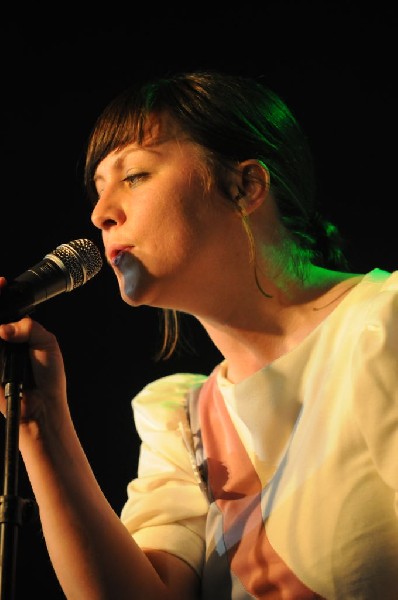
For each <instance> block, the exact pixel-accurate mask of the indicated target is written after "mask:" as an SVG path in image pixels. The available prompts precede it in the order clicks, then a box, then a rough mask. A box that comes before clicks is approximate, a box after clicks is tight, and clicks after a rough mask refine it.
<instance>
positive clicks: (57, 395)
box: [0, 277, 66, 424]
mask: <svg viewBox="0 0 398 600" xmlns="http://www.w3.org/2000/svg"><path fill="white" fill-rule="evenodd" d="M5 285H6V280H5V279H4V277H0V294H1V288H2V287H4V286H5ZM0 339H1V340H3V341H4V342H7V343H10V344H14V343H15V344H22V343H24V344H26V345H27V349H28V358H29V360H30V366H31V373H32V378H33V381H32V385H29V386H26V387H25V386H24V388H23V397H22V400H21V423H23V424H26V423H30V422H33V421H35V422H37V423H39V424H41V423H43V417H44V416H46V419H47V418H48V417H51V415H54V416H55V415H56V414H57V412H59V409H61V411H62V410H63V408H65V406H66V381H65V371H64V364H63V358H62V354H61V351H60V348H59V345H58V342H57V340H56V337H55V336H54V334H52V333H50V332H49V331H47V330H46V329H45V328H44V327H43V326H42V325H40V324H39V323H37V322H36V321H34V320H32V319H31V318H30V317H24V318H23V319H21V320H20V321H17V322H14V323H7V324H3V325H0ZM0 411H1V412H2V413H3V414H5V411H6V401H5V397H4V387H3V386H0Z"/></svg>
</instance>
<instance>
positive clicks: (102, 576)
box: [0, 318, 198, 600]
mask: <svg viewBox="0 0 398 600" xmlns="http://www.w3.org/2000/svg"><path fill="white" fill-rule="evenodd" d="M0 336H1V337H2V338H3V339H4V340H6V341H8V342H28V343H29V346H30V349H31V362H32V369H33V376H34V380H35V383H36V386H35V388H34V389H33V390H27V391H25V393H24V397H23V398H22V401H21V426H20V450H21V455H22V458H23V460H24V463H25V466H26V469H27V472H28V474H29V478H30V481H31V485H32V489H33V492H34V494H35V498H36V501H37V503H38V506H39V511H40V518H41V523H42V527H43V533H44V536H45V540H46V544H47V548H48V552H49V556H50V559H51V561H52V564H53V567H54V569H55V572H56V575H57V577H58V579H59V581H60V584H61V586H62V588H63V590H64V593H65V595H66V597H67V598H69V599H73V598H82V597H84V598H87V599H93V600H96V599H101V600H102V599H105V600H107V599H109V600H113V598H118V600H123V598H131V597H132V596H133V595H134V598H145V599H146V600H149V599H150V598H157V599H159V598H177V597H178V598H189V599H191V598H195V597H197V596H198V591H197V590H198V581H197V576H196V575H195V574H194V571H193V570H192V569H191V567H189V566H188V565H187V564H186V563H184V561H182V560H180V559H178V558H176V557H174V556H172V555H171V554H167V553H165V552H158V551H156V552H155V551H150V550H148V552H147V554H146V553H144V552H143V551H142V550H141V549H140V548H139V546H138V545H137V544H136V543H135V542H134V540H133V539H132V537H131V536H130V534H129V533H128V531H127V529H126V528H125V527H124V525H123V524H122V523H121V521H120V519H119V517H118V516H117V515H116V513H115V512H114V511H113V509H112V507H111V506H110V505H109V503H108V502H107V500H106V498H105V497H104V495H103V493H102V491H101V489H100V487H99V485H98V483H97V481H96V479H95V477H94V474H93V472H92V470H91V468H90V465H89V463H88V461H87V458H86V456H85V454H84V452H83V449H82V447H81V445H80V442H79V440H78V437H77V434H76V431H75V429H74V426H73V423H72V420H71V416H70V412H69V409H68V405H67V398H66V381H65V373H64V368H63V360H62V356H61V353H60V350H59V346H58V344H57V341H56V339H55V337H54V336H53V335H52V334H51V333H49V332H47V331H46V330H45V329H44V328H43V327H41V326H40V325H39V324H38V323H36V322H34V321H32V320H31V319H30V318H25V319H22V320H21V321H19V322H18V323H14V324H9V325H2V326H0ZM0 408H1V410H2V411H3V412H4V411H5V403H4V394H3V390H1V394H0Z"/></svg>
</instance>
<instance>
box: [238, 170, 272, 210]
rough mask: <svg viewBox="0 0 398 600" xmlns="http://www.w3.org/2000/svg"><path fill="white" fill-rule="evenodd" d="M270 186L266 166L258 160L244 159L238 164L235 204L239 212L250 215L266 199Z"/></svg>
mask: <svg viewBox="0 0 398 600" xmlns="http://www.w3.org/2000/svg"><path fill="white" fill-rule="evenodd" d="M269 187H270V176H269V171H268V169H267V167H266V166H265V165H264V164H263V163H261V162H260V161H258V160H245V161H243V162H241V163H240V165H239V183H238V195H237V196H236V200H237V204H238V206H239V208H240V210H241V212H242V213H243V214H245V215H250V214H251V213H252V212H254V211H255V210H256V209H257V208H258V207H259V206H261V205H262V204H263V202H264V201H265V200H266V198H267V196H268V192H269Z"/></svg>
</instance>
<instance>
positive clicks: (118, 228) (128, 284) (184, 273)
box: [92, 121, 247, 314]
mask: <svg viewBox="0 0 398 600" xmlns="http://www.w3.org/2000/svg"><path fill="white" fill-rule="evenodd" d="M95 180H96V187H97V191H98V196H99V199H98V203H97V204H96V206H95V208H94V210H93V214H92V221H93V223H94V225H95V226H96V227H98V228H100V229H101V231H102V236H103V242H104V246H105V253H106V257H107V260H108V262H109V264H110V265H111V266H112V268H113V270H114V272H115V274H116V277H117V279H118V283H119V287H120V292H121V296H122V298H123V299H124V300H125V301H126V302H127V303H129V304H131V305H134V306H138V305H141V304H146V305H151V306H158V307H162V308H175V309H178V310H183V311H186V312H191V313H193V314H199V313H201V312H203V311H206V306H204V304H203V303H204V302H209V301H210V300H211V298H212V294H211V293H210V294H209V291H211V289H212V287H214V286H217V285H223V283H222V275H223V273H225V270H226V269H228V270H229V269H232V268H233V261H234V255H236V254H237V253H236V246H235V244H236V242H237V241H238V239H237V238H238V236H242V235H243V234H242V227H241V223H240V219H239V218H238V216H237V213H236V210H235V209H234V207H233V206H232V205H231V204H230V203H229V202H228V201H227V200H226V199H225V197H223V196H222V195H221V194H220V192H218V191H217V190H216V189H215V186H214V185H212V184H211V183H210V179H209V176H208V173H207V172H206V167H205V162H204V158H203V156H202V155H201V150H200V148H198V146H196V145H195V144H193V143H192V142H190V141H189V140H188V139H186V138H184V137H183V136H182V135H181V134H180V133H179V132H178V131H176V130H175V129H174V130H173V126H172V124H170V123H169V122H168V123H166V124H165V123H164V121H163V122H161V123H159V121H157V122H154V124H153V127H152V128H151V131H148V134H147V137H146V140H145V143H144V144H143V145H141V146H138V145H137V144H135V143H133V144H130V145H128V146H127V147H125V148H123V149H121V150H120V151H116V152H112V153H110V154H109V155H108V156H106V157H105V159H104V160H103V161H102V162H101V163H100V164H99V166H98V168H97V171H96V177H95ZM238 245H239V244H238ZM244 247H245V248H246V247H247V243H246V242H244ZM234 248H235V250H234ZM214 291H215V287H214ZM208 308H209V309H210V307H208Z"/></svg>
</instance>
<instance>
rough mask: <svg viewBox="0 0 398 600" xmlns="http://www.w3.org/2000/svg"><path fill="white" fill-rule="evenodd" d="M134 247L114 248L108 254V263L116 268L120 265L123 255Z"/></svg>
mask: <svg viewBox="0 0 398 600" xmlns="http://www.w3.org/2000/svg"><path fill="white" fill-rule="evenodd" d="M131 247H132V246H125V245H123V246H112V247H111V248H110V249H109V250H108V252H107V257H108V261H109V263H110V264H111V265H113V266H116V267H117V265H118V263H119V262H120V260H121V259H122V257H123V255H124V254H125V253H126V252H127V251H128V250H130V249H131Z"/></svg>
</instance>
